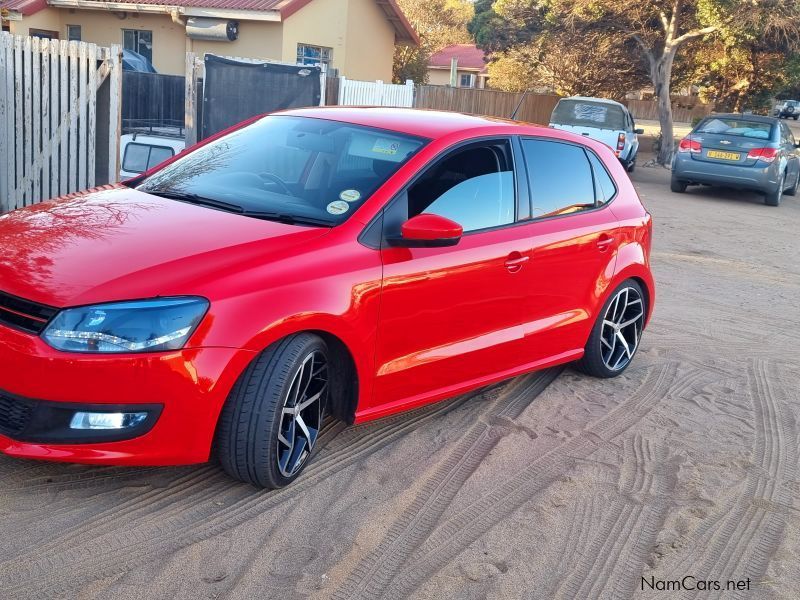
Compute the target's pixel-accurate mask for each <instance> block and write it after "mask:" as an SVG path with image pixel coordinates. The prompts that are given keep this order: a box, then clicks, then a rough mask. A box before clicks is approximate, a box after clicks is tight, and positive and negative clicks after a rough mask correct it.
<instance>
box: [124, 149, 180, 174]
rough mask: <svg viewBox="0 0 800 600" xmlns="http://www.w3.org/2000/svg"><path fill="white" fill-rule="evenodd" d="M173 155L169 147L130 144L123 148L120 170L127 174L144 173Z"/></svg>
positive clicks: (173, 152) (173, 151)
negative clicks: (123, 154) (123, 153)
mask: <svg viewBox="0 0 800 600" xmlns="http://www.w3.org/2000/svg"><path fill="white" fill-rule="evenodd" d="M174 155H175V150H173V149H172V148H170V147H169V146H152V145H150V144H138V143H136V142H131V143H129V144H128V145H127V146H125V156H123V157H122V170H123V171H128V172H129V173H144V172H145V171H147V170H148V169H151V168H153V167H155V166H156V165H158V164H161V163H162V162H164V161H165V160H167V159H168V158H172V157H173V156H174Z"/></svg>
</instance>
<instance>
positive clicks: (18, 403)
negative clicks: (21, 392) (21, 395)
mask: <svg viewBox="0 0 800 600" xmlns="http://www.w3.org/2000/svg"><path fill="white" fill-rule="evenodd" d="M34 406H35V405H34V403H33V402H28V401H27V400H21V399H17V398H11V397H9V396H6V395H5V394H3V393H2V392H0V433H3V434H6V435H10V436H14V435H19V434H20V433H22V432H23V431H25V428H26V427H27V426H28V423H29V422H30V420H31V415H32V414H33V408H34Z"/></svg>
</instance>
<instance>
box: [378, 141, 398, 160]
mask: <svg viewBox="0 0 800 600" xmlns="http://www.w3.org/2000/svg"><path fill="white" fill-rule="evenodd" d="M399 149H400V142H397V141H394V140H386V139H383V138H378V139H377V140H375V144H374V145H373V146H372V151H373V152H376V153H377V154H389V155H391V156H394V155H395V154H397V151H398V150H399Z"/></svg>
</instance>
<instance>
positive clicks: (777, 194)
mask: <svg viewBox="0 0 800 600" xmlns="http://www.w3.org/2000/svg"><path fill="white" fill-rule="evenodd" d="M785 186H786V173H783V174H782V175H781V178H780V180H778V187H777V189H776V190H775V191H774V192H767V193H766V194H764V204H766V205H767V206H778V205H779V204H780V203H781V197H782V196H783V188H784V187H785Z"/></svg>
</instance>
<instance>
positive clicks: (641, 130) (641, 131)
mask: <svg viewBox="0 0 800 600" xmlns="http://www.w3.org/2000/svg"><path fill="white" fill-rule="evenodd" d="M633 133H635V134H636V135H642V134H644V129H642V128H641V127H638V128H637V129H634V130H633Z"/></svg>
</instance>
